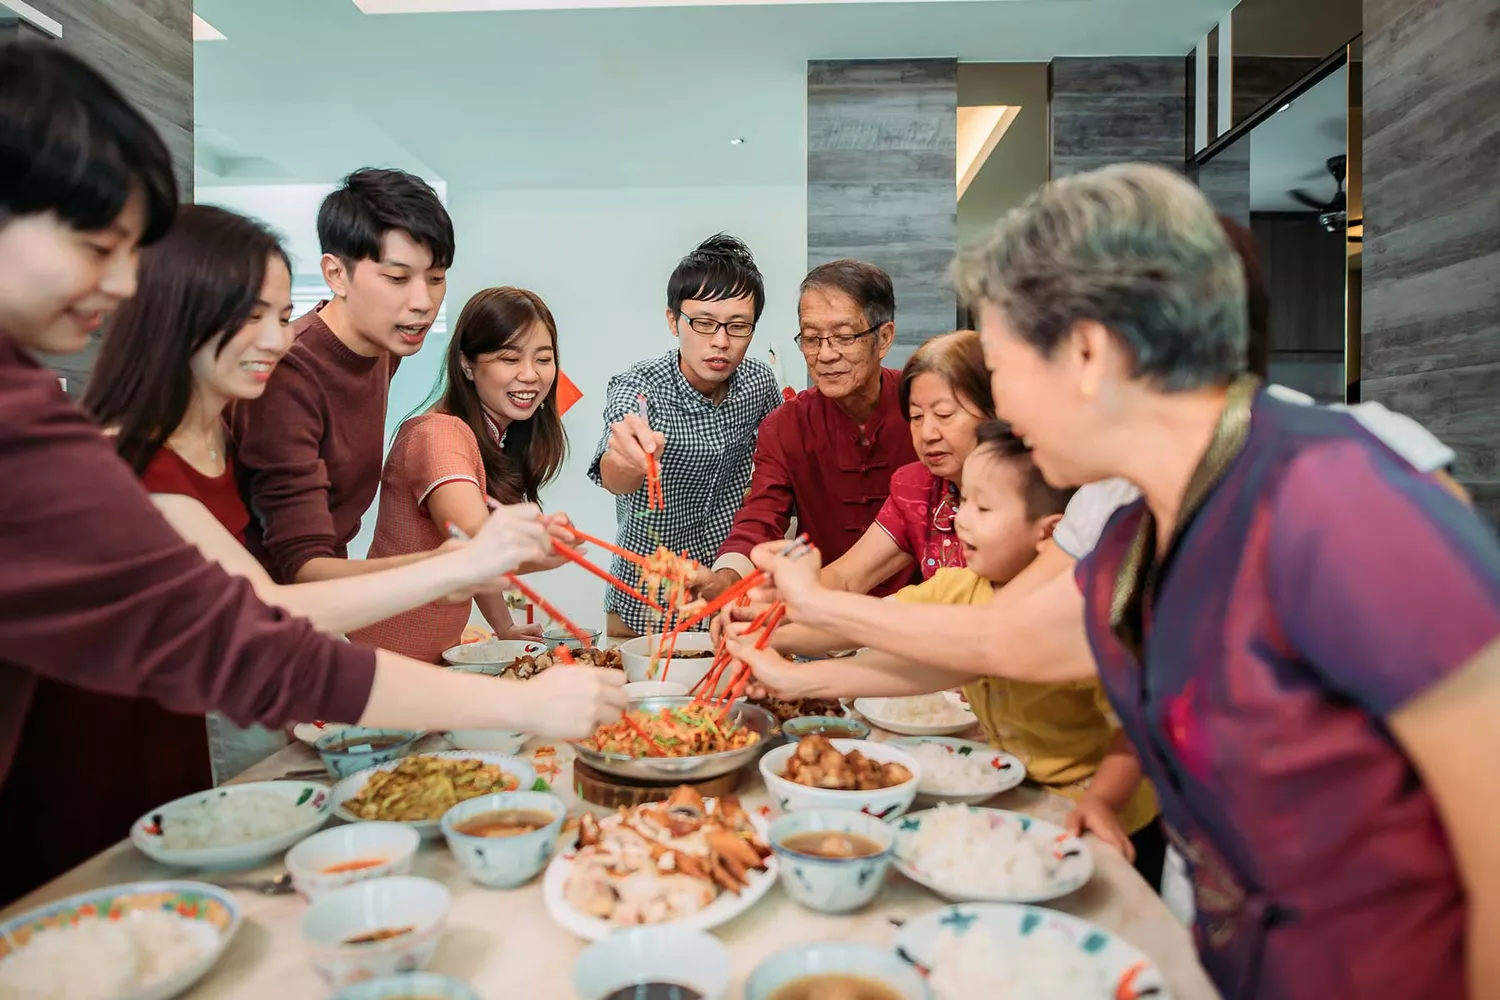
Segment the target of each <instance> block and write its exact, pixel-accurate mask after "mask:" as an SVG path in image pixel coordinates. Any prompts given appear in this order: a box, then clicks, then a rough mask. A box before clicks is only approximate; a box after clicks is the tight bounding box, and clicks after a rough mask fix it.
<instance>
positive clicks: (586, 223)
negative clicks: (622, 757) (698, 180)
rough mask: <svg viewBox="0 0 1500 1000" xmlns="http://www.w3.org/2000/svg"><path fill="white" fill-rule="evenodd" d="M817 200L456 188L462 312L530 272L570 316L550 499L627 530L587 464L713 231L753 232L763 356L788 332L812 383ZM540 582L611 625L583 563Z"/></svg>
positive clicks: (418, 371)
mask: <svg viewBox="0 0 1500 1000" xmlns="http://www.w3.org/2000/svg"><path fill="white" fill-rule="evenodd" d="M806 206H807V199H806V192H805V189H804V188H803V187H802V186H800V185H799V186H796V187H759V188H754V187H752V188H710V187H702V188H673V189H653V188H622V189H615V190H607V191H576V190H569V191H522V190H510V191H462V190H458V189H456V188H451V187H450V190H449V197H448V207H449V210H450V211H451V212H452V214H453V222H454V226H455V227H456V229H457V235H458V254H457V257H456V259H455V261H454V266H453V270H452V271H451V272H450V275H449V282H448V296H449V297H448V316H449V323H450V325H451V324H452V323H454V322H456V321H457V319H458V314H459V312H460V311H461V310H462V308H463V303H464V302H465V301H467V300H468V298H469V296H471V295H472V294H474V293H475V292H476V291H478V290H480V289H481V288H486V287H489V286H491V285H518V286H520V287H523V288H529V289H531V290H532V291H534V292H536V293H537V294H538V295H540V296H541V297H542V299H543V300H544V301H545V302H546V303H547V305H548V307H549V308H551V310H552V313H553V315H554V316H555V317H556V319H557V328H558V346H559V353H560V355H561V360H562V368H563V370H564V371H565V372H567V374H568V377H569V378H570V379H572V380H573V382H574V383H576V384H577V386H578V388H579V389H580V390H582V392H583V399H582V400H581V401H579V402H578V403H577V404H576V405H575V406H574V407H573V409H572V410H570V411H569V412H568V414H567V415H566V417H564V419H563V423H564V425H565V427H566V428H567V432H568V441H569V446H570V449H569V455H568V461H567V464H566V465H565V466H564V468H563V471H562V474H561V475H560V476H559V477H558V479H557V480H556V481H554V483H553V484H552V485H551V486H550V487H548V488H547V489H546V490H545V491H544V492H543V497H542V500H543V503H544V504H545V505H546V507H547V509H549V510H555V511H565V512H566V513H567V514H568V515H569V516H571V517H572V518H573V519H574V520H575V521H576V522H578V524H579V526H580V527H582V528H583V529H584V530H586V531H589V532H590V533H592V534H597V535H599V536H601V537H613V534H614V523H615V519H614V504H613V498H612V497H611V496H610V495H609V494H608V493H606V492H605V491H604V490H602V489H600V488H598V487H596V486H594V484H593V483H591V482H589V480H588V477H587V476H586V475H585V473H586V471H587V469H588V463H589V460H590V459H591V458H592V457H593V453H594V446H595V444H596V443H597V442H598V438H599V435H600V433H601V432H602V429H603V424H602V422H601V417H602V412H603V407H604V393H605V386H606V384H607V383H608V381H609V378H610V376H611V375H614V374H615V373H617V372H619V371H622V370H623V369H625V368H627V367H628V366H629V365H631V364H632V363H634V362H636V361H638V360H640V359H642V358H646V357H651V356H654V355H658V354H661V353H663V352H665V351H667V350H669V349H670V348H671V346H672V344H673V340H672V337H671V334H670V333H669V332H668V329H667V324H666V320H665V318H664V315H663V313H664V310H665V309H666V288H667V278H668V276H669V275H670V274H671V273H672V268H673V267H675V266H676V264H677V261H678V260H679V259H681V257H682V256H683V255H684V254H685V253H687V252H688V251H689V250H691V249H692V248H693V247H695V246H697V244H698V243H699V242H700V241H701V240H703V239H704V238H706V237H708V236H711V235H713V234H714V233H717V232H720V231H724V232H729V233H732V234H734V235H735V236H738V237H739V238H740V239H742V240H744V241H745V242H746V243H747V244H748V245H749V246H750V249H751V251H752V252H754V254H755V258H756V261H757V263H758V264H759V265H760V268H761V271H762V272H763V273H764V274H765V276H766V309H765V313H764V314H763V316H762V318H761V323H760V326H759V328H758V330H757V332H756V335H755V340H754V341H753V342H752V345H751V348H750V351H751V356H753V357H759V358H762V359H764V357H765V352H766V349H767V348H768V347H769V346H771V345H775V346H776V347H777V348H778V350H777V354H778V356H779V357H780V358H781V360H782V363H783V365H784V366H786V363H787V362H788V361H789V360H795V366H794V367H787V368H786V373H787V376H788V377H789V379H790V380H791V381H792V384H793V385H794V386H795V387H797V388H802V387H803V386H804V385H805V384H806V377H805V369H804V368H803V366H802V363H801V358H800V355H798V354H797V353H796V350H795V348H794V346H793V344H792V337H793V336H794V335H795V334H796V332H797V319H796V306H797V284H798V282H800V281H801V280H802V276H803V274H804V273H805V271H806V264H807V208H806ZM445 346H446V345H442V344H437V343H429V344H428V345H427V346H426V347H424V348H423V349H422V351H421V352H420V353H419V354H418V355H417V357H416V358H414V359H412V360H410V361H407V362H403V364H402V365H401V370H400V372H399V373H398V374H397V376H396V381H395V384H394V386H393V387H392V392H391V405H390V415H391V420H392V421H395V420H399V419H400V417H401V416H402V415H404V414H406V413H407V412H408V411H410V410H411V409H413V408H414V407H415V406H417V405H418V404H419V403H420V402H421V401H422V400H423V399H425V398H426V396H427V394H428V392H429V391H430V390H431V388H432V385H433V380H434V379H435V378H436V375H437V372H438V369H439V367H440V364H441V361H442V356H443V348H444V347H445ZM528 582H531V583H532V584H533V585H534V586H536V588H537V589H538V590H539V591H540V592H541V593H542V594H543V595H544V596H546V597H548V599H549V600H553V601H555V603H557V604H558V605H559V607H560V608H561V609H562V611H563V612H564V613H565V614H568V615H569V616H570V617H574V618H575V620H577V621H578V622H579V623H580V624H582V625H585V626H588V627H602V626H603V624H604V611H603V604H604V586H603V584H601V583H599V582H598V581H596V580H595V579H594V578H593V577H591V576H589V575H588V574H586V573H584V572H583V571H582V570H579V569H576V568H575V567H571V566H570V567H565V568H563V569H559V570H555V571H553V572H551V573H547V574H545V575H542V576H538V577H535V578H531V579H530V580H529V581H528Z"/></svg>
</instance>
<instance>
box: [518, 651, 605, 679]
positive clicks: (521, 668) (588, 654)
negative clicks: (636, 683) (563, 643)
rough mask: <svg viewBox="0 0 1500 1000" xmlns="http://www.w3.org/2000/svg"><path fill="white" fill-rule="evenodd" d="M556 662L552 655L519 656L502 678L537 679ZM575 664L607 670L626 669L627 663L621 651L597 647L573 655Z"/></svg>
mask: <svg viewBox="0 0 1500 1000" xmlns="http://www.w3.org/2000/svg"><path fill="white" fill-rule="evenodd" d="M556 662H557V660H556V658H555V657H553V655H552V654H551V653H538V654H537V655H535V656H532V655H530V654H527V655H525V656H518V657H516V658H515V659H514V660H512V661H510V664H509V666H506V667H504V668H503V669H502V670H501V671H500V676H501V677H514V678H516V679H517V680H521V681H524V680H526V679H527V678H530V677H535V676H536V675H537V674H539V673H541V672H542V671H543V670H546V669H548V668H549V667H551V666H552V665H553V664H554V663H556ZM573 662H574V663H578V664H582V665H584V666H590V667H602V668H604V669H606V670H624V669H625V661H624V660H622V659H621V658H620V651H619V650H618V649H600V648H599V647H597V646H590V647H589V648H588V649H581V650H578V651H577V652H575V653H573Z"/></svg>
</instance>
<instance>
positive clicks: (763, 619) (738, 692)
mask: <svg viewBox="0 0 1500 1000" xmlns="http://www.w3.org/2000/svg"><path fill="white" fill-rule="evenodd" d="M785 614H786V605H785V604H782V603H781V602H780V601H777V602H775V603H774V604H772V605H771V606H770V607H768V608H766V609H765V610H764V611H762V612H761V613H760V614H759V615H757V616H756V617H755V620H754V621H752V622H751V623H750V627H749V628H748V629H746V630H745V634H746V635H749V634H750V633H752V632H754V631H756V630H757V629H763V631H761V633H760V638H758V639H757V640H756V641H755V648H756V649H765V648H766V646H767V645H768V644H769V643H770V641H771V635H772V633H774V632H775V631H776V626H778V625H780V624H781V619H782V616H783V615H785ZM733 662H734V657H733V656H732V655H730V653H729V651H728V649H727V637H726V636H724V635H721V636H720V637H719V646H718V651H717V654H716V655H715V657H714V663H713V665H712V666H711V667H710V668H709V670H708V673H706V674H704V675H703V676H702V677H701V678H699V679H698V684H701V685H702V686H703V689H702V690H701V691H698V692H697V694H696V695H695V696H694V697H693V701H694V703H704V702H706V703H707V704H709V705H715V704H718V705H720V706H721V708H722V711H720V713H719V717H720V718H721V719H722V718H723V717H724V716H725V715H727V714H728V712H729V709H730V707H731V706H733V705H734V703H735V702H736V701H738V700H739V699H740V698H741V697H742V696H743V695H744V693H745V688H746V687H747V686H749V684H750V678H751V676H752V671H751V669H750V664H748V663H745V662H744V661H740V663H739V665H738V666H736V667H735V668H734V670H735V672H734V673H733V674H731V675H730V679H729V684H728V685H727V686H726V687H725V688H724V694H723V695H722V697H720V696H716V695H715V694H714V692H715V691H717V690H718V687H719V680H720V679H721V678H722V677H723V676H724V671H725V670H727V669H728V668H729V666H730V664H731V663H733ZM698 684H695V685H693V687H694V688H697V687H698Z"/></svg>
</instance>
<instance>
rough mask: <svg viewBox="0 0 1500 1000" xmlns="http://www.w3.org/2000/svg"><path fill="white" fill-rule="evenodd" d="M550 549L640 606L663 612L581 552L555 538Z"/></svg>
mask: <svg viewBox="0 0 1500 1000" xmlns="http://www.w3.org/2000/svg"><path fill="white" fill-rule="evenodd" d="M552 548H553V549H554V550H555V551H556V552H557V554H558V555H560V556H562V557H563V558H564V559H567V560H569V561H571V562H573V563H574V564H576V565H578V566H581V567H583V568H584V569H586V570H588V571H589V572H590V573H592V574H594V575H595V576H597V577H598V578H599V579H601V580H603V581H604V582H605V583H607V584H609V585H610V586H612V587H614V588H615V589H616V590H618V591H620V592H621V593H624V594H628V595H629V596H631V597H633V598H635V599H636V600H637V601H640V602H641V603H642V604H645V605H647V606H648V607H653V608H655V609H656V610H657V611H663V610H664V609H663V608H662V606H661V605H660V604H657V603H656V602H655V601H653V600H652V599H651V598H649V597H647V596H646V595H645V594H643V593H641V592H640V591H639V590H636V589H635V588H634V587H632V586H631V585H630V584H628V583H626V582H625V581H624V580H621V579H620V578H619V577H617V576H615V575H614V574H613V573H610V572H608V571H607V570H602V569H600V568H599V567H598V566H595V565H594V564H593V563H592V562H591V561H590V560H589V558H588V557H587V556H585V555H584V554H583V553H582V552H579V551H578V550H577V549H575V548H572V547H570V546H567V545H564V544H563V543H562V542H559V541H558V540H557V539H555V538H554V539H552Z"/></svg>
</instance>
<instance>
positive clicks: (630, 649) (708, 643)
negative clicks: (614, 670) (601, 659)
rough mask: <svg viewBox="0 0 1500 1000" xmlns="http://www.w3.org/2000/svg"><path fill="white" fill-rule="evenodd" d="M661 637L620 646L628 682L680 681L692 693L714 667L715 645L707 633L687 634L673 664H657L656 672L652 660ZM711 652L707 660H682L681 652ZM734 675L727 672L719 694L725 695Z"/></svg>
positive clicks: (676, 649)
mask: <svg viewBox="0 0 1500 1000" xmlns="http://www.w3.org/2000/svg"><path fill="white" fill-rule="evenodd" d="M661 642H662V636H661V635H660V634H659V633H653V634H651V635H642V636H637V637H636V638H634V639H629V640H627V641H625V642H622V643H620V660H621V661H622V662H623V663H624V664H625V679H626V680H627V681H659V680H663V679H665V680H667V681H669V682H670V681H676V682H678V683H680V684H686V685H687V686H688V688H689V690H691V689H692V687H693V685H694V684H697V683H698V681H700V680H702V679H703V675H704V674H706V673H708V668H709V667H711V666H713V663H714V657H713V651H714V641H713V637H712V636H710V635H709V634H708V633H707V632H683V633H682V634H681V635H679V636H678V637H677V645H675V646H673V647H672V654H673V655H672V659H671V660H657V661H656V670H655V672H653V671H652V669H651V656H652V654H653V653H655V652H656V650H657V648H658V647H659V646H660V645H661ZM689 651H692V652H699V653H702V652H707V653H708V655H707V656H692V657H679V656H677V655H676V654H677V653H679V652H689ZM733 674H734V671H732V670H726V671H724V673H723V676H721V677H720V678H719V683H718V685H717V690H715V691H714V693H715V694H723V693H724V690H725V689H726V688H727V687H729V682H730V680H731V679H733Z"/></svg>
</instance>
